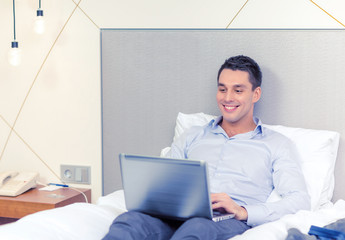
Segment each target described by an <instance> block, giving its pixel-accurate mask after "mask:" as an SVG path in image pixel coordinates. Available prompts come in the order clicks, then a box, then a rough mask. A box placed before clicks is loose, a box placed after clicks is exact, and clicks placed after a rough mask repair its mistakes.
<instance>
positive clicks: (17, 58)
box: [8, 0, 21, 66]
mask: <svg viewBox="0 0 345 240" xmlns="http://www.w3.org/2000/svg"><path fill="white" fill-rule="evenodd" d="M20 52H21V50H20V49H19V47H18V42H17V41H16V8H15V0H13V41H12V43H11V49H10V50H9V52H8V61H9V63H10V64H11V65H13V66H18V65H19V64H20V62H21V53H20Z"/></svg>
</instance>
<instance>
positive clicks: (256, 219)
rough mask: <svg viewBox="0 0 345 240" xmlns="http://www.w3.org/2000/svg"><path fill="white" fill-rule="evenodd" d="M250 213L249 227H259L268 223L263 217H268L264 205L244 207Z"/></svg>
mask: <svg viewBox="0 0 345 240" xmlns="http://www.w3.org/2000/svg"><path fill="white" fill-rule="evenodd" d="M243 207H244V208H245V209H246V210H247V213H248V219H247V225H248V226H251V227H255V226H258V225H260V224H263V223H265V222H266V221H265V220H264V219H263V217H262V216H267V210H266V207H265V206H262V205H247V206H243Z"/></svg>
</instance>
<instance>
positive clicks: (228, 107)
mask: <svg viewBox="0 0 345 240" xmlns="http://www.w3.org/2000/svg"><path fill="white" fill-rule="evenodd" d="M225 108H226V109H227V110H233V109H235V108H236V107H230V106H225Z"/></svg>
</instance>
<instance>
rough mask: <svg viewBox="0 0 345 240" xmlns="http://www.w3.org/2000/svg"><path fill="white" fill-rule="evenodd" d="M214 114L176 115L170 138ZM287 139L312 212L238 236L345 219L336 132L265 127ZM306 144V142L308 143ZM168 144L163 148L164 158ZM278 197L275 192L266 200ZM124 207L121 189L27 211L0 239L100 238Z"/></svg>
mask: <svg viewBox="0 0 345 240" xmlns="http://www.w3.org/2000/svg"><path fill="white" fill-rule="evenodd" d="M214 117H215V116H213V115H209V114H205V113H195V114H184V113H179V114H178V116H177V119H176V125H175V131H174V132H175V134H174V138H177V137H178V136H179V135H180V134H181V133H183V132H184V131H185V130H186V129H188V128H189V127H191V126H194V125H203V124H205V123H207V122H208V121H209V120H210V119H212V118H214ZM266 126H267V127H269V128H271V129H273V130H275V131H278V132H280V133H282V134H284V135H286V136H287V137H289V138H290V139H291V140H292V141H293V142H294V143H295V144H296V146H297V148H298V151H299V153H300V155H301V166H302V170H303V173H304V176H305V179H306V182H307V188H308V192H309V194H310V196H311V200H312V204H311V205H312V206H311V209H310V211H299V212H297V213H296V214H290V215H286V216H284V217H282V218H281V219H279V220H277V221H274V222H270V223H266V224H263V225H260V226H257V227H255V228H252V229H250V230H248V231H247V232H245V233H244V234H242V235H238V236H236V237H235V238H233V239H235V240H239V239H245V240H248V239H272V240H273V239H285V238H286V236H287V231H288V230H289V229H291V228H297V229H299V230H300V231H301V232H302V233H305V234H307V232H308V230H309V228H310V226H311V225H315V226H320V227H322V226H325V225H327V224H330V223H332V222H335V221H336V220H339V219H342V218H345V201H344V200H341V199H340V200H338V201H336V202H335V203H332V202H331V199H332V196H333V190H334V168H335V162H336V158H337V150H338V145H339V137H340V136H339V133H337V132H334V131H327V130H314V129H305V128H292V127H286V126H281V125H266ZM306 143H307V144H306ZM167 151H169V147H167V148H164V149H163V150H162V152H161V155H163V156H164V154H166V152H167ZM279 198H280V196H278V194H276V193H275V192H274V191H273V193H272V194H271V196H270V197H269V199H268V200H267V201H276V200H278V199H279ZM125 211H126V206H125V201H124V194H123V191H122V190H117V191H114V192H112V193H110V194H107V195H106V196H102V197H100V198H99V199H98V201H97V202H96V203H95V204H90V203H75V204H71V205H68V206H65V207H61V208H56V209H52V210H46V211H41V212H38V213H35V214H31V215H28V216H26V217H24V218H22V219H20V220H18V221H17V222H14V223H10V224H7V225H3V226H0V239H7V240H19V239H51V240H54V239H64V240H68V239H85V240H96V239H101V238H102V237H103V236H104V235H105V234H106V233H107V232H108V228H109V226H110V224H111V223H112V221H113V220H114V219H115V217H116V216H118V215H119V214H121V213H123V212H125Z"/></svg>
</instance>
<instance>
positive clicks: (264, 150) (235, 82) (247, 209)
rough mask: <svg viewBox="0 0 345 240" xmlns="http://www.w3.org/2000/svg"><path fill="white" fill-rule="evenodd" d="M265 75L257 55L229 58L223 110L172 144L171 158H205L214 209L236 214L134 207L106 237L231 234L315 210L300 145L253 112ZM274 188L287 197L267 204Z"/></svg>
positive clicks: (221, 88)
mask: <svg viewBox="0 0 345 240" xmlns="http://www.w3.org/2000/svg"><path fill="white" fill-rule="evenodd" d="M261 79H262V73H261V70H260V68H259V66H258V64H257V63H256V62H255V61H254V60H253V59H251V58H249V57H246V56H242V55H241V56H235V57H231V58H229V59H227V60H226V61H225V63H224V64H223V65H222V66H221V68H220V69H219V71H218V77H217V84H218V90H217V96H216V99H217V103H218V107H219V109H220V111H221V114H222V115H221V116H219V117H218V118H217V119H215V120H212V121H211V122H210V123H209V124H207V125H205V126H196V127H192V128H191V129H190V130H188V131H186V132H185V133H184V134H183V135H182V136H181V137H180V138H179V139H177V140H176V141H175V142H174V143H173V144H172V146H171V151H170V156H169V157H173V158H187V159H195V160H205V161H206V162H207V165H208V173H209V179H210V189H211V201H212V208H213V209H216V210H219V211H221V212H228V213H233V214H235V217H234V218H232V219H226V220H224V221H220V222H213V221H212V220H209V219H206V218H192V219H189V220H187V221H185V222H174V221H171V220H166V219H160V218H155V217H152V216H149V215H146V214H143V213H138V212H127V213H125V214H122V215H120V216H119V217H118V218H117V219H115V221H114V222H113V224H112V226H111V227H110V231H109V234H108V235H107V236H106V237H105V238H104V239H207V240H210V239H229V238H231V237H233V236H235V235H238V234H241V233H243V232H245V231H246V230H248V229H250V228H251V227H255V226H257V225H260V224H263V223H266V222H270V221H274V220H277V219H279V218H281V217H282V216H284V215H285V214H289V213H295V212H296V211H298V210H300V209H310V197H309V195H308V193H307V190H306V185H305V181H304V177H303V175H302V172H301V169H300V166H299V156H298V153H297V151H296V148H295V146H294V145H293V144H292V142H291V141H290V140H289V139H288V138H286V137H285V136H283V135H281V134H279V133H277V132H275V131H272V130H270V129H268V128H265V127H264V126H263V125H262V123H261V121H260V120H259V119H258V118H256V117H254V116H253V112H254V106H255V103H256V102H258V101H259V99H260V97H261ZM273 190H275V191H276V192H277V193H278V194H279V195H280V196H281V200H279V201H276V202H267V199H268V198H269V196H270V194H271V193H272V191H273Z"/></svg>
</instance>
